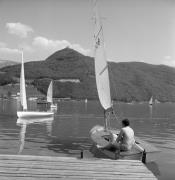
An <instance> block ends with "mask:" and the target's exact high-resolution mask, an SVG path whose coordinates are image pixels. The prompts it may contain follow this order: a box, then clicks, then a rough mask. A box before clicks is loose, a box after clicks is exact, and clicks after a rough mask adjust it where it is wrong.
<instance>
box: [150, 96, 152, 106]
mask: <svg viewBox="0 0 175 180" xmlns="http://www.w3.org/2000/svg"><path fill="white" fill-rule="evenodd" d="M149 105H150V106H152V105H153V97H152V96H151V98H150V100H149Z"/></svg>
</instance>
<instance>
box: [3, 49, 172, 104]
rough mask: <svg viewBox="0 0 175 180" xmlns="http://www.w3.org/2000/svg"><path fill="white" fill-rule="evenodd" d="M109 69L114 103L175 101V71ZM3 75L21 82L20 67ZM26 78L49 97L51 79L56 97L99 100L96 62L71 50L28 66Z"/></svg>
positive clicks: (124, 65) (127, 65) (139, 66)
mask: <svg viewBox="0 0 175 180" xmlns="http://www.w3.org/2000/svg"><path fill="white" fill-rule="evenodd" d="M108 66H109V75H110V84H111V93H112V98H113V99H117V100H119V101H124V102H129V101H148V100H149V99H150V97H151V96H153V97H154V98H156V99H157V100H159V101H162V102H166V101H175V78H174V77H175V69H174V68H171V67H168V66H164V65H152V64H146V63H143V62H120V63H114V62H109V63H108ZM0 71H1V72H4V74H5V75H7V76H8V77H9V78H11V79H12V80H15V81H18V78H19V76H20V65H14V66H10V67H4V68H1V69H0ZM25 75H26V79H27V80H28V82H29V83H32V84H33V85H34V86H36V87H37V88H38V90H40V91H41V92H43V93H45V94H46V91H47V87H48V85H49V82H50V79H54V97H71V98H78V99H81V98H88V99H96V98H97V90H96V84H95V74H94V59H93V58H91V57H88V56H84V55H82V54H80V53H78V52H76V51H75V50H72V49H70V48H65V49H63V50H60V51H57V52H55V53H54V54H52V55H51V56H49V57H48V58H47V59H46V60H45V61H37V62H27V63H25ZM0 79H2V78H1V77H0ZM0 84H1V80H0Z"/></svg>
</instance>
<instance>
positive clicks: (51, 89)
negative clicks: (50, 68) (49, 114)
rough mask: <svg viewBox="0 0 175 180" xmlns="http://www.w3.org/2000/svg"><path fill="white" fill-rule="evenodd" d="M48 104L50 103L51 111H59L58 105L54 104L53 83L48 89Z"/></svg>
mask: <svg viewBox="0 0 175 180" xmlns="http://www.w3.org/2000/svg"><path fill="white" fill-rule="evenodd" d="M47 102H49V103H50V108H51V109H57V104H54V103H53V81H51V82H50V84H49V87H48V91H47Z"/></svg>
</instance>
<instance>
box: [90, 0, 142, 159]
mask: <svg viewBox="0 0 175 180" xmlns="http://www.w3.org/2000/svg"><path fill="white" fill-rule="evenodd" d="M94 7H95V8H94V23H95V33H94V41H95V45H94V46H95V48H94V59H95V75H96V85H97V92H98V97H99V100H100V103H101V106H102V107H103V109H104V122H105V123H104V127H103V126H99V125H96V126H94V127H93V128H92V129H91V130H90V137H91V139H92V141H93V146H92V147H91V149H90V151H91V152H92V153H93V154H94V156H97V155H99V154H100V155H102V157H103V156H104V157H105V158H110V159H119V158H123V157H125V156H128V157H130V158H131V157H133V156H137V155H138V158H139V159H140V158H141V156H142V153H143V152H144V148H142V147H141V146H140V145H138V143H135V144H134V146H133V150H132V151H129V152H124V153H121V152H119V151H116V152H113V151H110V150H106V149H104V148H105V147H106V146H107V145H108V144H109V143H110V142H109V134H110V132H112V133H115V134H118V133H119V131H118V130H113V129H111V128H110V126H109V120H110V116H111V114H112V111H113V108H112V101H111V94H110V82H109V73H108V64H107V59H106V54H105V50H104V38H103V27H102V23H101V22H100V17H99V15H98V11H97V6H96V1H95V3H94ZM101 147H103V148H101ZM133 158H136V157H133Z"/></svg>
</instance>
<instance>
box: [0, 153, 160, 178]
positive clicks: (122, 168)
mask: <svg viewBox="0 0 175 180" xmlns="http://www.w3.org/2000/svg"><path fill="white" fill-rule="evenodd" d="M15 178H16V179H24V180H28V179H52V180H53V179H58V178H59V179H82V180H83V179H121V180H122V179H128V180H130V179H135V180H137V179H152V180H153V179H156V177H155V176H154V175H153V174H152V173H151V171H149V170H148V169H147V168H146V166H145V165H144V164H142V163H141V162H140V161H137V160H117V161H113V160H108V159H77V158H73V157H49V156H26V155H0V179H4V180H6V179H9V180H13V179H15Z"/></svg>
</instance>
